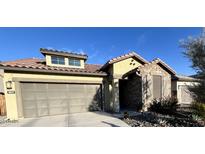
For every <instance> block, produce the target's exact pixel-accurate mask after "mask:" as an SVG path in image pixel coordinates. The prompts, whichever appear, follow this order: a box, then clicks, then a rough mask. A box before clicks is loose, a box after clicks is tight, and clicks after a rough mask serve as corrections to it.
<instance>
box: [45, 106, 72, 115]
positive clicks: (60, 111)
mask: <svg viewBox="0 0 205 154" xmlns="http://www.w3.org/2000/svg"><path fill="white" fill-rule="evenodd" d="M67 113H68V108H67V107H66V108H65V107H64V108H62V107H55V108H49V115H60V114H67Z"/></svg>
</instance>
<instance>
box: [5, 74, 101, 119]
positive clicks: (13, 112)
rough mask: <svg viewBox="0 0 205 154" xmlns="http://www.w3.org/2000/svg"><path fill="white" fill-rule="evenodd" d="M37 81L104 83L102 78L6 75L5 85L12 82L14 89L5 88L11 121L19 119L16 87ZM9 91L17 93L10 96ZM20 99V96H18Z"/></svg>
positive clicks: (8, 115) (8, 114)
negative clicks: (23, 83)
mask: <svg viewBox="0 0 205 154" xmlns="http://www.w3.org/2000/svg"><path fill="white" fill-rule="evenodd" d="M28 79H29V80H31V81H32V80H33V81H35V80H37V81H40V80H42V82H46V80H49V82H51V81H52V80H53V81H54V82H61V81H63V82H68V83H69V81H70V82H76V83H102V81H103V78H102V77H86V76H63V75H44V74H23V73H4V85H5V84H6V82H7V81H13V82H12V89H10V90H7V89H6V87H5V86H4V90H5V98H6V109H7V117H8V118H9V119H11V120H17V119H18V101H17V100H19V98H17V93H18V91H17V89H16V85H18V83H19V81H27V80H28ZM8 91H15V94H8V93H7V92H8ZM18 97H20V96H18Z"/></svg>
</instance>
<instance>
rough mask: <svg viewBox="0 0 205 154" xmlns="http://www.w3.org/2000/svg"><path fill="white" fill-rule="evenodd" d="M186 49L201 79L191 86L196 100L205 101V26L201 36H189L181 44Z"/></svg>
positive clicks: (185, 52) (187, 55) (186, 53)
mask: <svg viewBox="0 0 205 154" xmlns="http://www.w3.org/2000/svg"><path fill="white" fill-rule="evenodd" d="M180 46H181V47H182V48H184V49H185V51H184V54H185V55H186V57H188V58H189V60H190V61H191V62H192V68H193V69H194V70H196V72H197V74H196V77H198V78H200V79H201V81H200V82H199V84H198V85H196V86H194V87H190V91H191V92H192V93H193V98H194V100H195V101H196V102H200V103H205V28H203V33H202V35H201V36H199V37H195V38H193V37H189V38H188V39H186V40H183V41H182V42H181V44H180Z"/></svg>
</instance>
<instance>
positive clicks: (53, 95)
mask: <svg viewBox="0 0 205 154" xmlns="http://www.w3.org/2000/svg"><path fill="white" fill-rule="evenodd" d="M47 97H48V98H49V99H59V98H60V99H66V98H67V92H59V91H56V92H55V91H50V90H48V92H47Z"/></svg>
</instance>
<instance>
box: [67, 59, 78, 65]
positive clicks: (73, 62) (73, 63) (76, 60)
mask: <svg viewBox="0 0 205 154" xmlns="http://www.w3.org/2000/svg"><path fill="white" fill-rule="evenodd" d="M69 65H71V66H80V60H79V59H69Z"/></svg>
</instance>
